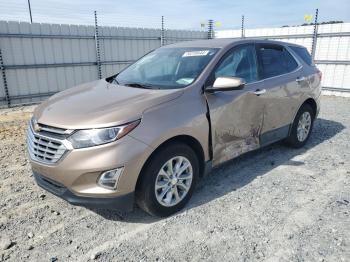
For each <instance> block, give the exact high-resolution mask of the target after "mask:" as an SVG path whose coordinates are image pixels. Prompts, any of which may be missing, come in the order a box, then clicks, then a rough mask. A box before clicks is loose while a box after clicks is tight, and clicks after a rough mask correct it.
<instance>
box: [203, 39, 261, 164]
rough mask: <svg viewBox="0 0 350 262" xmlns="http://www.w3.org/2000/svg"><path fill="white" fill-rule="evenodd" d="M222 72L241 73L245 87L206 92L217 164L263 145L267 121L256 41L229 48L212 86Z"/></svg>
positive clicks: (210, 80) (236, 74)
mask: <svg viewBox="0 0 350 262" xmlns="http://www.w3.org/2000/svg"><path fill="white" fill-rule="evenodd" d="M220 76H231V77H232V76H233V77H240V78H243V79H244V80H245V81H246V85H245V87H244V89H243V90H233V91H225V92H216V93H213V94H211V93H206V94H205V95H206V99H207V103H208V107H209V113H210V120H211V130H212V132H211V137H212V148H213V164H214V165H217V164H220V163H222V162H225V161H227V160H230V159H232V158H234V157H236V156H238V155H240V154H242V153H245V152H247V151H250V150H253V149H256V148H258V147H259V136H260V132H261V129H262V125H263V108H264V105H263V103H262V101H263V100H262V99H261V97H262V96H260V95H259V91H261V89H263V82H262V81H259V79H258V68H257V60H256V52H255V45H254V44H245V45H240V46H237V47H235V48H233V49H232V50H230V51H228V52H227V53H226V54H225V55H224V57H223V58H222V59H221V60H220V61H219V63H218V65H217V66H216V68H215V69H214V70H213V72H212V74H211V76H210V77H209V79H208V81H207V84H206V85H207V86H212V85H213V83H214V81H215V79H216V78H218V77H220Z"/></svg>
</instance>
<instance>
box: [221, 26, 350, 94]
mask: <svg viewBox="0 0 350 262" xmlns="http://www.w3.org/2000/svg"><path fill="white" fill-rule="evenodd" d="M242 24H243V22H242ZM242 36H243V37H246V38H249V37H252V38H265V39H275V40H280V41H285V42H290V43H296V44H300V45H303V46H305V47H306V48H307V49H308V50H309V52H310V53H314V59H315V63H316V65H317V67H318V68H319V69H320V70H321V71H322V74H323V76H322V86H323V89H324V90H330V91H340V92H350V23H338V24H325V25H318V26H317V28H316V30H315V27H314V26H313V25H310V26H296V27H278V28H260V29H244V27H242V28H241V29H237V30H221V31H216V32H215V37H216V38H240V37H242Z"/></svg>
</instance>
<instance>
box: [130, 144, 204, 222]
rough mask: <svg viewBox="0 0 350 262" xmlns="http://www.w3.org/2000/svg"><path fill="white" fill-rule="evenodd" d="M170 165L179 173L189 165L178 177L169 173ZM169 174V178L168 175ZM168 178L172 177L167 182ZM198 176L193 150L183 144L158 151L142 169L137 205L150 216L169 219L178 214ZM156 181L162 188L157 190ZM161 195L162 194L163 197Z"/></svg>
mask: <svg viewBox="0 0 350 262" xmlns="http://www.w3.org/2000/svg"><path fill="white" fill-rule="evenodd" d="M169 163H171V164H172V165H173V170H178V171H181V169H183V168H185V167H186V166H188V163H189V164H190V166H188V167H187V168H186V169H185V170H184V171H183V172H182V173H181V174H180V175H177V173H176V172H174V173H172V172H171V171H169V170H170V169H169V166H170V165H169ZM180 163H182V164H181V165H180ZM176 168H178V169H176ZM161 171H162V172H161ZM191 171H192V178H191V179H190V178H189V177H190V176H191V175H190V174H191ZM160 173H161V174H160ZM169 174H172V175H171V176H169ZM173 175H174V176H173ZM170 177H173V178H172V179H170ZM174 177H177V178H174ZM198 177H199V161H198V158H197V156H196V154H195V152H194V151H193V150H192V148H191V147H189V146H187V145H186V144H183V143H172V144H169V145H167V146H166V147H163V148H161V149H160V150H159V151H157V152H156V153H155V154H154V155H153V156H152V157H151V159H150V160H149V161H148V163H147V166H146V167H145V168H144V169H143V174H141V177H140V181H139V182H138V185H137V188H136V203H137V204H138V206H139V207H140V208H141V209H143V210H144V211H146V212H147V213H149V214H151V215H153V216H158V217H167V216H170V215H172V214H174V213H176V212H178V211H180V210H181V209H182V208H183V207H184V206H185V205H186V204H187V202H188V201H189V200H190V198H191V196H192V194H193V190H194V188H195V186H196V183H197V181H198ZM176 180H177V182H176ZM156 182H157V185H158V186H162V188H158V189H157V190H156ZM175 182H176V184H175ZM165 184H166V186H164V185H165ZM163 186H164V187H163ZM170 187H171V188H170ZM185 188H188V190H187V192H186V193H185V191H186V190H185ZM166 190H168V191H166ZM165 192H167V193H165ZM176 192H177V194H176ZM163 194H165V195H164V196H163V197H162V195H163ZM170 196H171V197H170ZM176 196H177V198H176ZM177 201H179V202H177Z"/></svg>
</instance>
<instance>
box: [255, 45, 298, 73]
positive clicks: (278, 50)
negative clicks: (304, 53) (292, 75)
mask: <svg viewBox="0 0 350 262" xmlns="http://www.w3.org/2000/svg"><path fill="white" fill-rule="evenodd" d="M258 54H259V59H260V63H261V77H262V78H269V77H274V76H278V75H283V74H286V73H289V72H292V71H293V70H295V69H296V68H297V67H298V64H297V62H296V61H295V59H294V58H293V56H292V55H291V54H290V53H289V52H288V51H287V50H286V49H285V48H284V47H283V46H275V45H260V46H259V51H258Z"/></svg>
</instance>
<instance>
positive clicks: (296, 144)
mask: <svg viewBox="0 0 350 262" xmlns="http://www.w3.org/2000/svg"><path fill="white" fill-rule="evenodd" d="M305 112H309V114H310V116H311V126H310V130H309V133H308V134H307V137H306V139H305V140H303V141H300V140H299V139H298V135H297V129H298V123H299V120H300V118H301V116H302V115H303V114H304V113H305ZM314 120H315V112H314V110H313V109H312V107H311V106H310V105H309V104H304V105H302V106H301V108H300V109H299V111H298V113H297V115H296V116H295V119H294V122H293V125H292V128H291V130H290V133H289V136H288V138H287V139H286V144H287V145H288V146H290V147H293V148H300V147H303V146H304V145H305V144H306V142H307V141H308V140H309V138H310V135H311V132H312V128H313V125H314Z"/></svg>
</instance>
